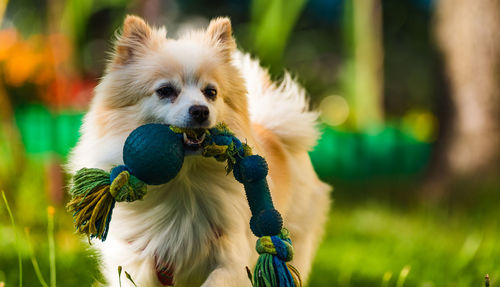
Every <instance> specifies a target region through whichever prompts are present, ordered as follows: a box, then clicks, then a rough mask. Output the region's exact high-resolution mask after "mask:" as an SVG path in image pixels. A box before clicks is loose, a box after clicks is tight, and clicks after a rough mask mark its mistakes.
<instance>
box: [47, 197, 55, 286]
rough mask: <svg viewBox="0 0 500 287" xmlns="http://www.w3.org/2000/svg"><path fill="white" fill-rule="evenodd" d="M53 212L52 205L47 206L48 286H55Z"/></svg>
mask: <svg viewBox="0 0 500 287" xmlns="http://www.w3.org/2000/svg"><path fill="white" fill-rule="evenodd" d="M54 213H55V209H54V207H53V206H49V207H48V208H47V215H48V216H47V217H48V223H47V234H48V239H49V266H50V286H51V287H56V248H55V240H54Z"/></svg>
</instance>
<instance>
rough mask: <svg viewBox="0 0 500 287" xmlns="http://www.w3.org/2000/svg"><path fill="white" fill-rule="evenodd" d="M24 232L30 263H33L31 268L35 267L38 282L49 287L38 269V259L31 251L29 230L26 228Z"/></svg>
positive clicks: (44, 286)
mask: <svg viewBox="0 0 500 287" xmlns="http://www.w3.org/2000/svg"><path fill="white" fill-rule="evenodd" d="M24 233H25V234H26V241H27V243H28V250H29V252H30V258H31V264H32V265H33V269H35V274H36V277H37V278H38V281H40V284H41V285H42V286H43V287H49V285H48V284H47V281H45V279H43V275H42V272H41V271H40V267H39V265H38V261H37V260H36V257H35V253H34V252H33V247H32V245H31V239H30V233H29V230H28V229H27V228H26V229H24Z"/></svg>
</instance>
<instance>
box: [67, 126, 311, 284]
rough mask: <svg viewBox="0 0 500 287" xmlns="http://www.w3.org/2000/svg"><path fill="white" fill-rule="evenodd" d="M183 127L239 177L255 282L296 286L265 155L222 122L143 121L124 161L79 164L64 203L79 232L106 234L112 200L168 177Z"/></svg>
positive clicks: (136, 196) (178, 162)
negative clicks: (105, 166) (207, 125)
mask: <svg viewBox="0 0 500 287" xmlns="http://www.w3.org/2000/svg"><path fill="white" fill-rule="evenodd" d="M183 133H186V134H188V135H190V136H193V137H196V138H199V136H200V135H203V134H204V136H205V140H204V141H203V143H202V147H201V149H202V155H203V156H204V157H213V158H215V159H216V160H217V161H225V162H226V163H227V165H226V171H227V173H228V174H229V173H231V171H232V172H233V175H234V177H235V179H236V180H237V181H238V182H240V183H242V184H243V186H244V188H245V193H246V197H247V200H248V204H249V206H250V211H251V213H252V217H251V219H250V229H251V230H252V232H253V234H254V235H255V236H257V237H259V239H258V240H257V244H256V249H257V252H258V253H259V258H258V260H257V264H256V266H255V269H254V273H253V280H252V284H253V286H256V287H299V286H302V282H301V279H300V274H299V272H298V271H297V269H295V268H294V267H293V266H291V265H290V264H288V263H287V262H288V261H291V260H292V259H293V247H292V242H291V240H290V234H289V232H288V230H287V229H285V228H283V219H282V217H281V215H280V213H279V212H278V211H277V210H276V209H275V208H274V205H273V202H272V199H271V193H270V192H269V186H268V184H267V180H266V177H267V173H268V166H267V162H266V161H265V159H264V158H263V157H261V156H259V155H254V154H252V149H251V148H250V147H249V146H248V145H247V144H246V143H242V142H241V141H240V140H239V139H238V138H236V137H235V136H234V134H233V133H232V132H231V131H230V130H229V129H228V128H227V126H226V125H225V124H222V123H221V124H218V125H217V126H216V127H214V128H211V129H208V130H204V129H184V128H178V127H173V126H167V125H163V124H146V125H143V126H140V127H138V128H137V129H135V130H134V131H132V133H131V134H130V135H129V136H128V138H127V139H126V141H125V145H124V147H123V162H124V165H119V166H115V167H113V168H112V169H111V171H110V172H106V171H104V170H101V169H96V168H83V169H81V170H79V171H77V172H76V174H75V175H74V177H73V186H72V187H71V189H70V193H71V195H72V199H71V201H70V202H69V203H68V205H67V208H68V210H69V211H70V212H72V213H73V219H74V223H75V227H76V230H77V232H79V233H82V234H85V235H87V236H88V238H89V241H90V239H92V238H98V239H100V240H102V241H104V240H106V236H107V234H108V230H109V223H110V221H111V216H112V213H113V208H114V206H115V203H116V202H117V201H118V202H132V201H135V200H140V199H142V198H143V197H144V195H145V194H146V191H147V185H159V184H164V183H167V182H169V181H170V180H171V179H173V178H174V177H175V176H176V175H177V173H178V172H179V171H180V169H181V168H182V164H183V162H184V144H183Z"/></svg>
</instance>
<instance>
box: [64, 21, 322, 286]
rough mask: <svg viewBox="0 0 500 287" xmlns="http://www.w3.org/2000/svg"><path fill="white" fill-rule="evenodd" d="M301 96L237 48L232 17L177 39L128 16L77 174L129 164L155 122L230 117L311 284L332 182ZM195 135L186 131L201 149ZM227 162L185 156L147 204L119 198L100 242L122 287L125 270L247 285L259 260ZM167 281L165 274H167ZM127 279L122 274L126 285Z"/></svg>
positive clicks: (149, 278) (112, 280)
mask: <svg viewBox="0 0 500 287" xmlns="http://www.w3.org/2000/svg"><path fill="white" fill-rule="evenodd" d="M307 106H308V104H307V100H306V98H305V95H304V91H303V90H302V89H301V88H300V87H299V86H298V85H297V83H295V82H294V81H293V80H292V79H291V78H290V77H289V76H288V75H286V76H285V79H284V80H283V81H282V82H281V83H278V84H277V83H273V82H272V81H271V80H270V77H269V75H268V73H267V72H266V71H265V70H264V69H262V68H261V67H260V66H259V64H258V62H256V61H254V60H252V59H250V57H249V56H248V55H244V54H242V53H240V52H238V51H237V50H236V44H235V41H234V39H233V37H232V33H231V23H230V21H229V19H227V18H218V19H214V20H212V21H211V22H210V24H209V26H208V28H207V29H206V30H202V31H193V32H191V33H189V34H187V35H185V36H183V37H181V38H180V39H171V38H167V37H166V30H165V28H159V29H155V28H151V27H150V26H148V25H147V24H146V23H145V22H144V21H143V20H142V19H141V18H138V17H135V16H128V17H127V18H126V19H125V22H124V27H123V32H122V35H121V36H119V38H118V39H117V41H116V45H115V50H114V54H113V56H112V60H111V61H110V63H109V64H108V67H107V70H106V73H105V76H104V77H103V78H102V80H101V82H100V84H99V85H98V86H97V87H96V89H95V97H94V99H93V101H92V103H91V106H90V110H89V112H88V113H87V114H86V116H85V118H84V123H83V126H82V128H81V137H80V140H79V142H78V145H77V147H76V148H75V149H74V150H73V151H72V154H71V158H70V161H69V169H70V172H72V173H74V172H75V171H76V170H78V169H80V168H83V167H93V168H94V167H95V168H101V169H105V170H109V169H110V168H111V167H113V166H114V165H118V164H123V162H122V149H123V145H124V141H125V139H126V138H127V136H128V134H129V133H130V132H131V131H132V130H134V129H135V128H137V127H138V126H140V125H143V124H145V123H150V122H156V123H165V124H170V125H175V126H179V127H206V128H209V127H213V126H214V125H215V124H217V123H219V122H224V123H226V124H227V125H228V126H229V128H230V129H231V130H232V131H233V132H235V134H236V136H237V137H238V138H240V139H242V140H243V141H245V140H246V142H247V143H248V144H249V145H250V146H251V147H252V148H253V150H254V152H255V153H256V154H260V155H262V156H264V157H265V158H266V160H267V162H268V164H269V169H270V171H269V176H268V181H269V184H270V189H271V193H272V197H273V200H274V204H275V207H276V209H277V210H279V211H280V212H281V214H282V216H283V219H284V226H285V227H286V228H287V229H288V230H289V231H290V233H291V235H292V240H293V245H294V248H295V257H294V259H293V261H292V264H293V265H294V266H295V267H297V268H298V270H299V271H300V272H301V275H302V278H303V280H306V279H307V277H308V274H309V272H310V268H311V263H312V260H313V257H314V254H315V251H316V248H317V246H318V243H319V241H320V237H321V234H322V230H323V227H324V223H325V220H326V217H327V214H328V209H329V202H330V201H329V190H330V187H329V186H328V185H326V184H324V183H322V182H321V181H320V180H319V179H318V178H317V176H316V174H315V172H314V170H313V167H312V165H311V161H310V159H309V156H308V153H307V152H308V150H310V149H311V148H312V147H313V145H314V144H315V142H316V140H317V137H318V131H317V129H316V127H315V125H316V119H317V114H316V113H314V112H310V111H308V107H307ZM196 141H197V140H196V139H191V138H187V137H186V138H185V143H186V145H189V146H190V147H191V148H193V147H194V148H196V146H197V144H199V142H196ZM224 167H225V166H224V163H220V162H217V161H215V160H214V159H207V158H203V157H201V156H197V155H191V156H188V157H186V159H185V162H184V165H183V167H182V169H181V171H180V172H179V174H178V175H177V177H175V178H174V179H173V180H172V181H171V182H169V183H167V184H164V185H159V186H148V193H147V195H146V196H145V197H144V199H143V200H141V201H136V202H133V203H117V204H116V207H115V210H114V213H113V219H112V220H111V225H110V229H109V234H108V237H107V240H106V241H105V242H95V244H93V246H95V247H96V248H97V249H98V250H99V253H100V254H101V256H102V265H103V266H102V271H103V273H104V275H105V277H106V279H107V284H109V285H110V286H118V284H119V283H118V273H117V268H118V266H123V269H124V270H126V271H127V272H128V273H130V275H131V276H132V278H133V279H134V281H135V282H136V283H137V284H138V286H164V285H166V284H171V282H172V278H169V277H172V276H173V282H175V286H189V287H190V286H217V287H222V286H250V285H251V284H250V280H249V279H248V277H247V273H246V271H245V267H246V266H248V267H249V268H250V269H252V268H253V266H254V265H255V262H256V260H257V256H258V255H257V252H256V251H255V241H256V239H257V238H256V237H255V236H254V235H253V234H252V233H251V231H250V228H249V220H250V209H249V207H248V203H247V201H246V198H245V192H244V189H243V186H242V185H241V184H240V183H238V182H237V181H236V180H235V179H234V177H233V176H232V175H227V176H226V172H225V169H224ZM166 277H167V278H166ZM130 284H131V283H130V282H129V281H128V280H126V279H125V280H124V279H123V278H122V286H129V285H130Z"/></svg>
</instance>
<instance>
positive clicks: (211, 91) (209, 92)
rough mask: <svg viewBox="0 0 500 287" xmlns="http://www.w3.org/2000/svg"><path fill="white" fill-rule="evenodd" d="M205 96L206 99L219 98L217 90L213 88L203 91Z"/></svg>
mask: <svg viewBox="0 0 500 287" xmlns="http://www.w3.org/2000/svg"><path fill="white" fill-rule="evenodd" d="M203 94H204V95H205V97H207V98H209V99H211V100H213V99H215V97H217V90H216V89H215V88H213V87H207V88H205V89H204V90H203Z"/></svg>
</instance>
